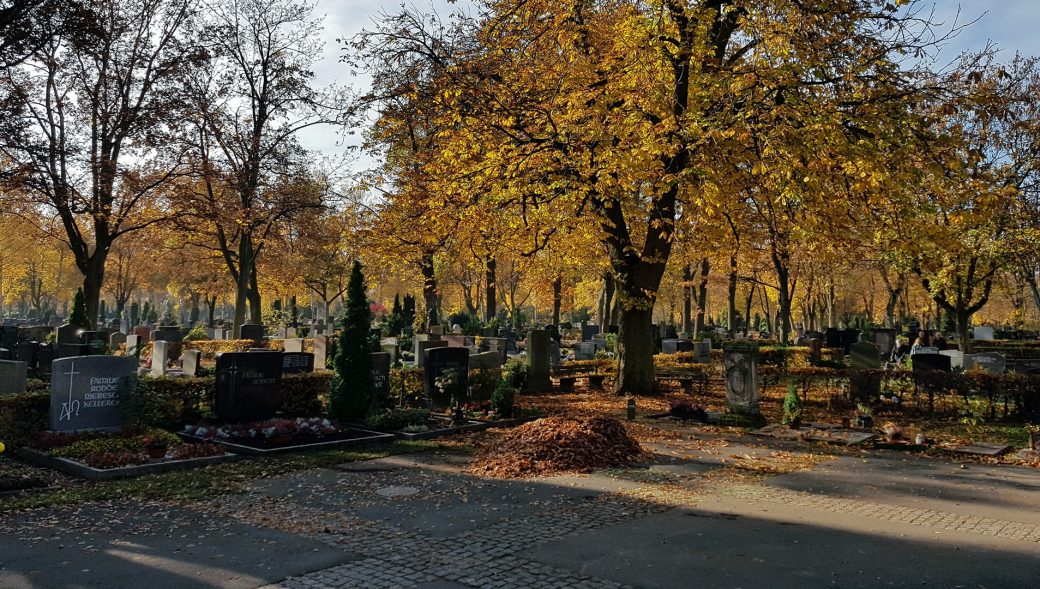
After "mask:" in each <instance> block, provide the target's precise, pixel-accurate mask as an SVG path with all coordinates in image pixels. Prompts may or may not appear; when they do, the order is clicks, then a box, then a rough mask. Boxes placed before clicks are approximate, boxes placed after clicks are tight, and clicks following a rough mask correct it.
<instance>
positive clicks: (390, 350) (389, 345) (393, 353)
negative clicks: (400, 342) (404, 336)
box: [379, 340, 397, 365]
mask: <svg viewBox="0 0 1040 589" xmlns="http://www.w3.org/2000/svg"><path fill="white" fill-rule="evenodd" d="M379 351H380V353H383V354H390V364H391V365H393V363H394V362H396V361H397V341H396V340H394V341H393V342H389V341H387V340H383V341H382V342H381V343H380V344H379Z"/></svg>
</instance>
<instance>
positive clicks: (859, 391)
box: [849, 341, 881, 401]
mask: <svg viewBox="0 0 1040 589" xmlns="http://www.w3.org/2000/svg"><path fill="white" fill-rule="evenodd" d="M849 354H850V355H851V356H852V357H851V358H850V360H849V362H850V365H851V366H852V369H853V370H878V369H880V368H881V348H880V347H879V346H878V345H876V344H874V343H872V342H868V341H862V342H858V343H855V344H852V346H851V349H850V350H849ZM849 389H850V393H851V395H852V398H853V399H857V400H860V401H869V400H871V399H877V398H879V397H880V396H881V376H880V375H877V374H871V375H869V376H867V375H858V376H856V377H855V378H850V379H849Z"/></svg>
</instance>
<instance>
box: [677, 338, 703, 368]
mask: <svg viewBox="0 0 1040 589" xmlns="http://www.w3.org/2000/svg"><path fill="white" fill-rule="evenodd" d="M679 341H682V340H679ZM693 361H694V362H696V363H697V364H710V363H711V340H710V339H706V340H704V341H702V342H694V343H693Z"/></svg>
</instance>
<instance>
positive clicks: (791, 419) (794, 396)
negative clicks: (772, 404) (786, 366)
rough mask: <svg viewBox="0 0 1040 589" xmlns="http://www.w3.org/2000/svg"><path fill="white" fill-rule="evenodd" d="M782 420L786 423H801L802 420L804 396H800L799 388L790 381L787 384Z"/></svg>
mask: <svg viewBox="0 0 1040 589" xmlns="http://www.w3.org/2000/svg"><path fill="white" fill-rule="evenodd" d="M782 421H783V423H784V424H785V425H790V424H795V423H801V421H802V398H801V397H799V396H798V389H797V387H795V386H794V383H788V385H787V396H786V397H784V415H783V419H782Z"/></svg>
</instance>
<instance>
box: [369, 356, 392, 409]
mask: <svg viewBox="0 0 1040 589" xmlns="http://www.w3.org/2000/svg"><path fill="white" fill-rule="evenodd" d="M392 364H393V359H392V358H390V355H389V354H387V353H386V352H373V353H372V383H373V385H375V386H374V391H375V394H376V399H386V398H389V396H390V366H391V365H392Z"/></svg>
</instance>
